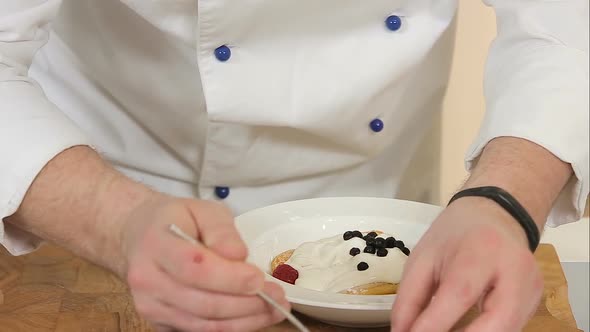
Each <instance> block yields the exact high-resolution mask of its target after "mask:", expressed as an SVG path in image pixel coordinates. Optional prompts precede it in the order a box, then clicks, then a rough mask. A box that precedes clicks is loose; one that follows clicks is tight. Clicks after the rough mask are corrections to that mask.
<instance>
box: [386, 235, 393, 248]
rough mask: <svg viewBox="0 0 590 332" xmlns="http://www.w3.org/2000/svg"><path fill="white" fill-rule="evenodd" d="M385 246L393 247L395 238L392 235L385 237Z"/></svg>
mask: <svg viewBox="0 0 590 332" xmlns="http://www.w3.org/2000/svg"><path fill="white" fill-rule="evenodd" d="M385 248H395V238H394V237H393V236H390V237H388V238H387V239H385Z"/></svg>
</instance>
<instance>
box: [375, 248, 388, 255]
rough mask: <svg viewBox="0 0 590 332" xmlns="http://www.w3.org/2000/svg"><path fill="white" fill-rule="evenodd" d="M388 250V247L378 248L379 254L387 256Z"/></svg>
mask: <svg viewBox="0 0 590 332" xmlns="http://www.w3.org/2000/svg"><path fill="white" fill-rule="evenodd" d="M388 252H389V251H387V249H385V248H379V249H377V256H379V257H385V256H387V253H388Z"/></svg>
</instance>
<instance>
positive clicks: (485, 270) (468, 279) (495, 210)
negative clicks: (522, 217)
mask: <svg viewBox="0 0 590 332" xmlns="http://www.w3.org/2000/svg"><path fill="white" fill-rule="evenodd" d="M542 292H543V279H542V276H541V274H540V271H539V268H538V266H537V264H536V262H535V259H534V257H533V255H532V254H531V252H530V250H529V249H528V242H527V239H526V236H525V233H524V231H523V230H522V229H521V228H520V225H519V224H518V223H517V221H515V220H514V219H513V218H512V217H511V216H510V215H509V214H508V213H506V212H505V211H504V210H503V209H502V208H500V207H499V206H498V205H496V203H494V202H493V201H491V200H488V199H486V198H476V197H464V198H460V199H458V200H456V201H455V202H453V203H452V204H451V205H450V206H449V207H447V208H446V209H445V210H444V211H443V212H442V213H441V215H440V216H439V217H438V218H437V219H436V220H435V221H434V223H433V224H432V226H431V227H430V229H429V230H428V232H427V233H426V234H425V235H424V237H423V238H422V239H421V240H420V242H419V243H418V245H417V246H416V248H415V249H414V251H413V252H412V253H411V254H410V258H409V260H408V262H407V265H406V268H405V271H404V276H403V280H402V282H401V285H400V290H399V293H398V296H397V299H396V301H395V304H394V306H393V311H392V331H395V332H406V331H412V332H426V331H428V332H431V331H432V332H434V331H450V330H451V329H452V328H453V326H454V325H455V323H456V322H457V321H458V320H459V319H460V318H461V317H462V316H463V314H465V313H466V312H467V311H468V310H469V309H470V308H471V307H473V306H474V305H477V306H478V308H479V311H480V315H479V316H478V317H477V318H476V319H475V320H474V321H473V322H472V323H471V324H469V325H468V326H466V327H465V331H466V332H497V331H503V332H511V331H521V330H522V328H523V327H524V325H525V324H526V322H527V321H528V320H529V319H530V318H531V316H532V315H533V314H534V312H535V310H536V308H537V305H538V304H539V301H540V299H541V296H542Z"/></svg>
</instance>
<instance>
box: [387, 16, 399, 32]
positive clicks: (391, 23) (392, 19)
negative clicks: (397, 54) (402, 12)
mask: <svg viewBox="0 0 590 332" xmlns="http://www.w3.org/2000/svg"><path fill="white" fill-rule="evenodd" d="M385 25H386V26H387V29H389V30H391V31H397V30H399V28H401V27H402V19H401V17H399V16H397V15H391V16H389V17H388V18H387V19H386V20H385Z"/></svg>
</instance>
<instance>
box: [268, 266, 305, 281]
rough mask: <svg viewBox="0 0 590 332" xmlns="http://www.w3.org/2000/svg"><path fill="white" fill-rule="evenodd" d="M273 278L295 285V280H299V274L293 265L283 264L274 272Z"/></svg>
mask: <svg viewBox="0 0 590 332" xmlns="http://www.w3.org/2000/svg"><path fill="white" fill-rule="evenodd" d="M272 276H273V277H275V278H277V279H279V280H282V281H284V282H288V283H290V284H292V285H295V280H297V278H299V272H297V270H295V269H294V268H293V267H292V266H291V265H287V264H281V265H279V266H277V268H276V269H275V270H274V271H273V273H272Z"/></svg>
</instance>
